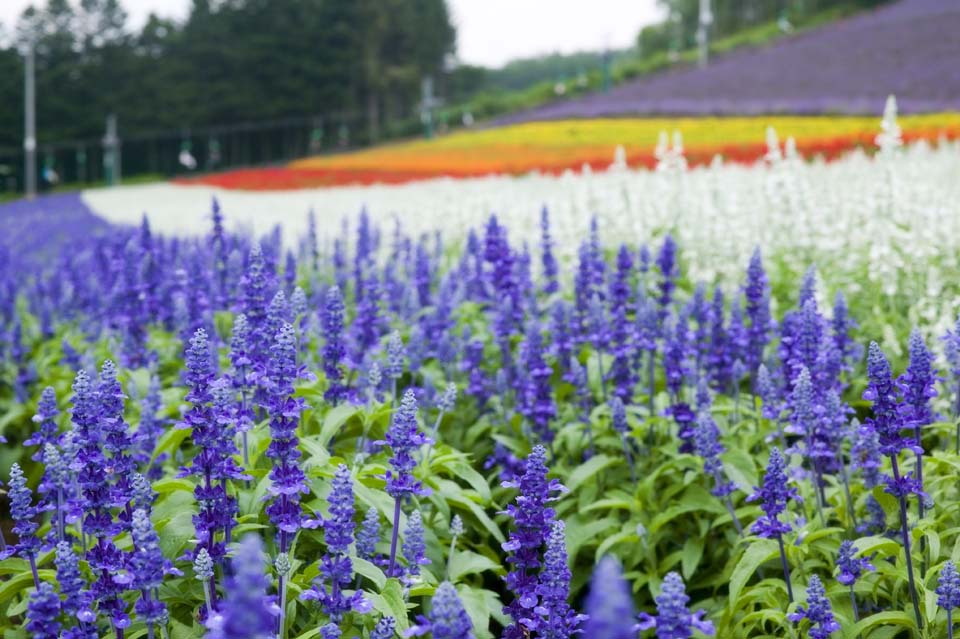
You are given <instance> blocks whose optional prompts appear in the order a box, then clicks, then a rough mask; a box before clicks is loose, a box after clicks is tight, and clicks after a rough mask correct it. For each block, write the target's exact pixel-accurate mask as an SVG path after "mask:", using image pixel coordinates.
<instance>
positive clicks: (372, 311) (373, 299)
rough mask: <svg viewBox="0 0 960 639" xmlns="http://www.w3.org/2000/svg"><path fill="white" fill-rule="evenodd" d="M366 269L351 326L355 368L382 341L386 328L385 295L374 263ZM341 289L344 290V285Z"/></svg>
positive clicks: (352, 359) (352, 360)
mask: <svg viewBox="0 0 960 639" xmlns="http://www.w3.org/2000/svg"><path fill="white" fill-rule="evenodd" d="M364 270H365V273H366V274H365V277H364V278H363V287H362V288H361V289H359V291H362V296H359V292H358V300H359V301H358V302H357V306H356V308H357V312H356V315H355V316H354V319H353V323H352V324H351V326H350V329H351V338H352V347H353V348H352V351H351V353H350V359H351V363H352V364H353V366H354V368H358V367H359V364H360V363H361V362H363V359H364V356H365V355H366V354H367V352H368V351H369V350H370V349H371V348H373V346H374V345H375V344H377V343H378V342H379V341H380V336H381V335H382V334H383V328H384V318H383V317H382V315H381V307H380V302H381V298H382V297H383V293H382V290H381V287H380V281H379V279H378V278H377V273H376V270H375V269H374V268H373V267H372V265H371V266H367V267H365V269H364ZM341 290H343V288H342V287H341Z"/></svg>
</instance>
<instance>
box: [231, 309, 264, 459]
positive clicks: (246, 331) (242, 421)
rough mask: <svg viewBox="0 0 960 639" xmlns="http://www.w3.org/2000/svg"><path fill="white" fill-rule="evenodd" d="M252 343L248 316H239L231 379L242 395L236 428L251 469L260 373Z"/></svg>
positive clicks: (232, 351)
mask: <svg viewBox="0 0 960 639" xmlns="http://www.w3.org/2000/svg"><path fill="white" fill-rule="evenodd" d="M251 347H252V345H251V342H250V324H249V323H248V322H247V316H246V315H244V314H242V313H241V314H240V315H237V316H236V317H235V318H234V320H233V332H232V334H231V336H230V365H231V368H232V370H231V372H230V377H231V379H232V381H233V388H234V390H236V391H237V393H239V395H240V401H239V403H238V404H237V412H236V419H237V423H236V428H237V431H238V432H239V433H240V438H241V442H242V446H241V447H242V449H243V465H244V467H246V468H249V467H250V450H249V443H248V437H247V433H248V432H250V430H251V429H252V428H253V406H252V405H251V401H252V399H253V392H254V387H255V386H256V385H257V380H258V379H259V371H258V369H256V368H254V365H253V364H254V360H253V353H252V351H251Z"/></svg>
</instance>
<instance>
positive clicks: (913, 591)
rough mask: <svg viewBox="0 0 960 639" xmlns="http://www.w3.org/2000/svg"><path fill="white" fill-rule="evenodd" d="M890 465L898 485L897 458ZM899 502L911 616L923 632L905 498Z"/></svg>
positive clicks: (892, 457) (893, 458)
mask: <svg viewBox="0 0 960 639" xmlns="http://www.w3.org/2000/svg"><path fill="white" fill-rule="evenodd" d="M890 465H891V466H892V468H893V481H894V483H895V484H896V485H899V484H900V469H899V467H898V466H897V456H896V455H890ZM897 499H898V501H899V502H900V534H901V535H902V537H903V552H904V554H905V555H906V557H907V581H908V584H909V586H910V601H911V603H912V604H913V614H914V616H915V617H916V618H917V628H918V629H919V630H923V617H921V616H920V599H919V597H918V596H917V584H916V581H914V578H913V556H912V553H911V552H910V529H909V528H908V526H907V498H906V497H905V496H904V495H902V494H901V495H899V497H898V498H897Z"/></svg>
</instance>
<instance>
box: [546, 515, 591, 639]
mask: <svg viewBox="0 0 960 639" xmlns="http://www.w3.org/2000/svg"><path fill="white" fill-rule="evenodd" d="M537 594H538V595H540V605H539V606H537V608H536V609H535V611H534V612H536V613H537V614H538V615H540V619H538V620H537V624H538V628H539V631H540V634H541V636H543V637H550V638H551V639H569V637H572V636H574V635H575V634H576V632H577V628H578V627H579V625H580V624H581V623H582V622H583V620H584V619H585V617H584V616H583V615H579V614H577V613H576V611H574V610H572V609H571V608H570V605H569V604H568V603H567V599H568V598H569V596H570V569H569V568H568V567H567V537H566V526H565V525H564V523H563V522H562V521H555V522H553V526H552V527H551V528H550V536H549V537H547V550H546V552H544V555H543V572H542V573H541V574H540V585H539V586H537Z"/></svg>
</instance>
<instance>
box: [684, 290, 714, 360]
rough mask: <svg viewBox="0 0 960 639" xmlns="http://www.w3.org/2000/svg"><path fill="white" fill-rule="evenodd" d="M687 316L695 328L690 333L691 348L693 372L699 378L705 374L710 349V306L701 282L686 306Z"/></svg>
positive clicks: (711, 312) (711, 309) (711, 310)
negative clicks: (691, 339) (694, 323)
mask: <svg viewBox="0 0 960 639" xmlns="http://www.w3.org/2000/svg"><path fill="white" fill-rule="evenodd" d="M687 314H688V315H689V316H690V319H692V320H693V321H694V322H696V325H697V328H696V330H695V331H693V332H692V335H691V337H692V338H693V347H692V348H691V351H692V356H693V360H694V371H695V372H696V374H697V375H698V376H699V375H700V374H701V373H703V372H705V367H706V363H707V355H708V351H709V348H710V341H709V339H708V337H709V335H710V329H711V316H712V314H713V308H712V306H711V305H710V304H709V303H708V302H707V289H706V285H705V284H704V283H703V282H698V283H697V287H696V288H695V289H694V291H693V297H692V298H690V302H689V303H688V304H687Z"/></svg>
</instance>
